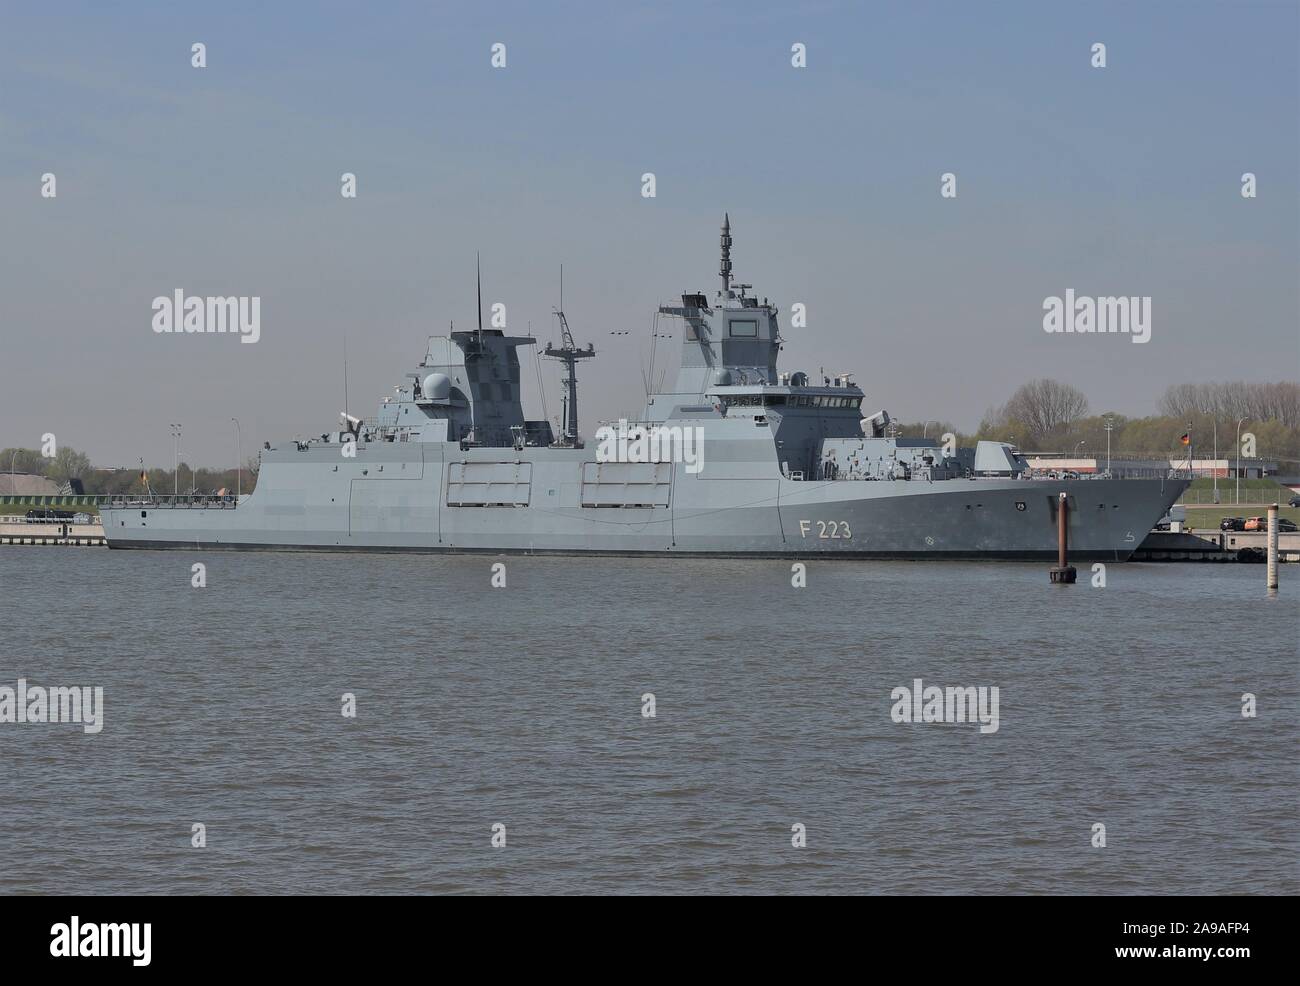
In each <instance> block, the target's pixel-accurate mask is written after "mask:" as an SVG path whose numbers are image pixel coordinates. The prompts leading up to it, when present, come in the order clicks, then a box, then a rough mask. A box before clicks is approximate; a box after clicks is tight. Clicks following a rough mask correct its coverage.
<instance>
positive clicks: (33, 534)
mask: <svg viewBox="0 0 1300 986" xmlns="http://www.w3.org/2000/svg"><path fill="white" fill-rule="evenodd" d="M107 543H108V542H107V541H106V540H105V539H104V528H103V527H102V526H101V525H99V524H73V523H71V522H69V521H52V522H41V523H29V522H28V521H27V520H26V519H25V518H23V517H17V518H15V519H13V520H3V521H0V544H31V545H37V544H43V545H62V546H65V547H73V548H102V547H104V546H105V545H106V544H107Z"/></svg>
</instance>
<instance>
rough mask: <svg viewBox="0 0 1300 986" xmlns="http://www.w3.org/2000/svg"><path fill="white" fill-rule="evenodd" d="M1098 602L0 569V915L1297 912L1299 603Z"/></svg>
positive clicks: (855, 569)
mask: <svg viewBox="0 0 1300 986" xmlns="http://www.w3.org/2000/svg"><path fill="white" fill-rule="evenodd" d="M198 560H202V561H204V562H206V563H207V566H208V572H207V575H208V587H207V588H205V589H192V588H190V565H191V564H192V563H193V562H195V561H198ZM496 561H504V562H505V563H506V565H507V573H508V576H507V577H508V587H507V588H505V589H495V590H494V589H492V588H490V587H489V577H490V572H489V567H490V565H491V564H492V563H493V562H496ZM1083 574H1084V573H1083V572H1082V571H1081V577H1082V575H1083ZM1108 576H1109V585H1108V586H1107V587H1106V588H1105V589H1094V588H1092V587H1091V586H1089V585H1087V584H1086V583H1083V582H1081V583H1080V584H1079V585H1076V586H1074V587H1052V586H1050V585H1048V583H1047V566H1046V565H1045V564H1028V565H1016V564H974V563H969V564H967V563H963V564H946V563H885V562H871V563H821V564H814V565H812V566H811V567H810V569H809V587H808V588H806V589H793V588H791V586H790V571H789V565H786V564H781V563H778V562H773V561H753V562H738V561H686V560H674V561H672V562H668V561H629V560H608V561H602V560H579V559H553V558H507V559H496V558H487V557H482V558H477V557H476V558H452V559H444V558H428V557H409V556H378V555H377V556H350V555H349V556H344V555H310V554H304V555H284V554H191V553H170V552H118V551H107V550H101V549H72V548H68V549H58V548H31V547H28V548H21V547H0V589H2V590H3V593H4V599H5V609H4V615H3V620H4V628H3V636H2V638H0V639H3V648H2V650H0V685H8V686H10V687H14V686H15V685H16V682H17V679H18V678H19V677H26V678H27V679H28V680H29V682H30V683H32V684H42V685H75V684H87V685H102V686H103V688H104V693H105V694H104V702H105V726H104V729H103V731H102V732H101V733H99V734H98V735H93V736H91V735H86V734H84V733H83V731H82V729H81V727H79V726H75V725H57V726H56V725H38V724H24V725H19V724H4V725H0V744H2V749H3V755H4V760H3V763H4V770H3V771H2V772H0V845H3V846H4V847H5V852H4V865H3V867H0V892H6V893H14V892H53V893H73V892H84V893H97V894H109V893H411V892H419V893H425V892H434V893H438V892H511V891H514V892H539V893H560V892H564V893H573V892H651V893H655V892H667V893H679V892H691V891H707V892H715V893H723V892H781V893H785V892H798V893H804V892H814V893H820V892H833V891H838V892H862V893H1030V892H1033V893H1106V894H1113V893H1224V892H1229V893H1283V892H1285V893H1296V892H1300V864H1298V863H1297V860H1298V859H1300V853H1298V852H1297V850H1298V849H1300V822H1298V821H1297V817H1298V812H1297V808H1298V807H1300V804H1298V796H1297V785H1296V781H1297V771H1296V759H1295V758H1296V750H1297V746H1296V740H1297V736H1298V735H1300V689H1298V688H1297V668H1298V664H1297V629H1298V620H1297V615H1298V613H1300V610H1298V609H1297V606H1296V600H1297V598H1300V570H1297V567H1296V566H1290V567H1284V568H1283V570H1282V576H1283V587H1282V595H1281V597H1280V598H1274V599H1268V598H1266V595H1265V590H1264V588H1263V583H1264V572H1263V568H1262V566H1245V565H1226V566H1208V565H1195V564H1190V565H1189V564H1176V565H1127V566H1124V565H1114V566H1111V567H1110V569H1109V572H1108ZM918 677H919V678H922V679H924V680H925V681H926V683H933V684H938V685H963V686H964V685H974V686H978V685H997V686H998V687H999V689H1000V709H999V711H1000V718H1001V722H1000V729H999V731H998V732H997V733H995V734H991V735H981V734H980V733H979V731H978V727H976V726H974V725H947V724H920V725H902V724H896V723H894V722H892V721H891V719H890V715H889V712H890V707H891V704H892V703H891V701H890V691H891V689H893V688H894V687H895V686H898V685H909V686H910V684H911V682H912V679H914V678H918ZM1248 691H1249V692H1253V693H1255V694H1256V695H1257V696H1258V703H1259V716H1258V718H1255V719H1249V720H1248V719H1244V718H1243V717H1242V715H1241V702H1240V697H1241V695H1242V693H1243V692H1248ZM345 692H352V693H355V695H356V697H357V717H356V718H355V719H347V718H344V717H343V716H342V715H341V714H340V707H341V701H340V697H341V696H342V694H343V693H345ZM645 692H653V693H654V695H655V698H656V706H657V718H654V719H645V718H643V717H642V715H641V696H642V694H643V693H645ZM194 822H202V823H203V824H204V825H205V826H206V828H207V840H208V845H207V847H206V848H203V849H196V848H192V847H191V846H190V833H191V825H192V823H194ZM497 822H500V823H502V824H504V825H505V826H506V832H507V844H506V846H505V848H493V847H492V845H491V841H490V840H491V837H492V832H491V827H492V825H493V824H494V823H497ZM796 822H799V823H803V824H804V825H806V826H807V839H808V846H807V848H804V849H795V848H792V846H791V844H790V840H791V826H792V825H793V824H794V823H796ZM1094 822H1101V823H1104V824H1105V826H1106V838H1107V846H1106V848H1104V849H1097V848H1093V847H1092V846H1091V845H1090V835H1091V826H1092V825H1093V823H1094Z"/></svg>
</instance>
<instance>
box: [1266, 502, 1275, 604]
mask: <svg viewBox="0 0 1300 986" xmlns="http://www.w3.org/2000/svg"><path fill="white" fill-rule="evenodd" d="M1268 587H1269V588H1270V589H1276V588H1277V504H1276V503H1271V504H1269V507H1268Z"/></svg>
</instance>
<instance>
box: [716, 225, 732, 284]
mask: <svg viewBox="0 0 1300 986" xmlns="http://www.w3.org/2000/svg"><path fill="white" fill-rule="evenodd" d="M718 273H719V274H720V275H721V276H722V294H723V297H726V296H727V295H728V294H730V292H731V215H730V214H729V213H726V212H724V213H723V214H722V266H721V267H720V268H719V269H718Z"/></svg>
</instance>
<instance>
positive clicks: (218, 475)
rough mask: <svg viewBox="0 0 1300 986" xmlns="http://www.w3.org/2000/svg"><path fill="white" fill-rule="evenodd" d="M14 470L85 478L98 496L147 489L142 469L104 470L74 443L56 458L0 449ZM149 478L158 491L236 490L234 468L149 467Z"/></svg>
mask: <svg viewBox="0 0 1300 986" xmlns="http://www.w3.org/2000/svg"><path fill="white" fill-rule="evenodd" d="M11 462H12V464H13V470H12V471H13V472H16V473H27V474H29V475H33V476H44V477H45V478H46V479H49V480H52V481H53V482H55V483H58V484H60V485H62V484H63V483H65V482H68V481H70V480H74V479H79V480H81V484H82V489H83V490H84V491H85V492H86V493H88V494H93V495H97V496H104V495H108V494H112V493H141V492H144V481H143V480H142V479H141V478H140V473H141V470H139V469H100V468H96V467H94V466H92V465H91V462H90V457H89V456H88V455H86V454H85V453H84V452H78V451H77V450H76V449H74V448H71V447H70V446H66V445H65V446H62V447H61V448H59V449H58V452H57V454H56V455H54V456H53V457H46V456H44V455H42V454H41V453H40V451H39V450H38V449H25V448H7V449H4V450H2V451H0V472H3V473H8V472H9V471H10V463H11ZM257 467H258V460H257V459H256V458H251V459H249V460H248V461H247V462H246V463H245V465H244V471H243V475H242V477H241V478H240V481H239V486H238V488H239V489H241V490H242V491H243V492H245V493H249V492H251V491H252V490H253V487H254V486H255V485H256V483H257ZM145 473H146V475H147V476H148V477H149V488H150V489H152V490H153V491H154V492H155V493H171V492H172V491H173V490H179V491H180V492H181V493H216V492H218V491H219V490H222V489H225V490H227V491H229V492H231V493H233V492H234V491H235V490H236V488H237V487H236V475H235V470H234V469H205V468H203V467H202V466H199V467H198V468H191V467H190V465H189V464H188V463H185V462H182V463H180V465H179V467H178V468H177V469H176V470H175V471H173V470H171V469H159V468H151V469H147V470H145Z"/></svg>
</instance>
